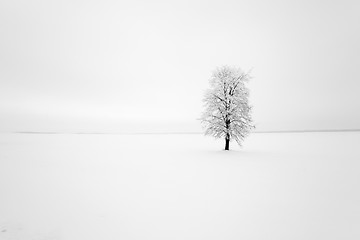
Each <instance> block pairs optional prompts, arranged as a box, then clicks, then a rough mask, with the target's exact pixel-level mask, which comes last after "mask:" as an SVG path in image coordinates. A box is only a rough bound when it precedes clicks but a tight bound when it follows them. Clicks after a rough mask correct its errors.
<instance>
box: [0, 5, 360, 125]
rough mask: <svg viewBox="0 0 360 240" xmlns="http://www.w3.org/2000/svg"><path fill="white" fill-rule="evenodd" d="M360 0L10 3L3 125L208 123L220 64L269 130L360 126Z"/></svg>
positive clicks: (3, 18)
mask: <svg viewBox="0 0 360 240" xmlns="http://www.w3.org/2000/svg"><path fill="white" fill-rule="evenodd" d="M359 12H360V1H357V0H354V1H350V0H342V1H338V0H336V1H314V0H305V1H286V0H278V1H254V0H251V1H250V0H249V1H225V0H221V1H194V0H193V1H184V0H182V1H166V0H163V1H106V0H105V1H104V0H101V1H100V0H99V1H95V0H92V1H91V0H90V1H89V0H87V1H77V0H65V1H64V0H61V1H6V0H5V1H1V2H0V131H94V132H99V131H128V132H130V131H160V130H161V131H164V130H168V131H198V130H200V127H199V126H200V125H199V122H198V121H197V120H196V119H197V118H199V116H200V113H201V110H202V102H201V100H202V97H203V92H204V90H205V89H206V88H207V86H208V79H209V77H210V75H211V71H212V70H214V68H216V67H217V66H221V65H224V64H226V65H230V66H239V67H242V68H243V69H244V70H249V69H250V68H253V71H252V73H253V76H254V79H253V80H252V82H251V83H250V84H249V88H250V91H251V104H252V105H253V106H254V119H255V122H256V124H257V126H258V129H259V130H289V129H349V128H360V113H359V112H360V111H359V109H360V97H359V96H358V95H359V89H360V71H359V67H360V24H359V23H360V14H359Z"/></svg>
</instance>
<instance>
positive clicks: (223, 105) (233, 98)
mask: <svg viewBox="0 0 360 240" xmlns="http://www.w3.org/2000/svg"><path fill="white" fill-rule="evenodd" d="M250 79H251V77H250V75H249V73H245V72H243V71H242V70H241V69H240V68H235V67H228V66H223V67H220V68H217V69H216V70H215V71H214V72H213V74H212V77H211V78H210V80H209V83H210V89H208V90H207V92H206V94H205V97H204V103H205V104H204V105H205V111H204V113H203V115H202V117H201V121H202V123H203V125H204V126H205V128H206V131H205V135H211V136H214V137H215V138H225V150H229V143H230V141H231V140H232V139H235V140H236V142H237V143H238V144H239V145H240V146H241V143H242V141H243V140H244V138H245V137H246V136H247V135H248V134H249V132H250V130H251V129H252V128H254V126H253V125H252V118H251V106H249V101H248V97H249V90H248V88H247V87H246V82H248V81H249V80H250Z"/></svg>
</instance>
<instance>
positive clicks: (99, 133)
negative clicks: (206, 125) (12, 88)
mask: <svg viewBox="0 0 360 240" xmlns="http://www.w3.org/2000/svg"><path fill="white" fill-rule="evenodd" d="M359 131H360V129H303V130H259V131H252V132H251V133H315V132H359ZM0 133H13V134H79V135H81V134H83V135H86V134H88V135H90V134H93V135H96V134H98V135H152V134H153V135H157V134H158V135H170V134H203V132H65V131H64V132H61V131H59V132H56V131H54V132H52V131H11V132H0Z"/></svg>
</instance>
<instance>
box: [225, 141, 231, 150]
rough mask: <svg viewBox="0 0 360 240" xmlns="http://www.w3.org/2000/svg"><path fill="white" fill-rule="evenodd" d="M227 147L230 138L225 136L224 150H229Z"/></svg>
mask: <svg viewBox="0 0 360 240" xmlns="http://www.w3.org/2000/svg"><path fill="white" fill-rule="evenodd" d="M229 147H230V139H228V138H226V139H225V150H227V151H228V150H229Z"/></svg>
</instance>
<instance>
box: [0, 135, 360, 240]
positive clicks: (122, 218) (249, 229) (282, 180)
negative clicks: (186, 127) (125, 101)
mask: <svg viewBox="0 0 360 240" xmlns="http://www.w3.org/2000/svg"><path fill="white" fill-rule="evenodd" d="M223 145H224V143H223V140H221V141H220V140H219V141H215V140H213V139H212V138H210V137H204V136H202V135H200V134H187V135H186V134H178V135H176V134H174V135H171V134H164V135H150V134H148V135H99V134H97V135H96V134H93V135H90V134H0V239H1V240H7V239H9V240H10V239H11V240H58V239H64V240H81V239H84V240H107V239H114V240H115V239H117V240H128V239H129V240H130V239H131V240H134V239H136V240H137V239H139V240H140V239H141V240H145V239H146V240H148V239H154V240H161V239H164V240H165V239H166V240H174V239H178V240H185V239H186V240H190V239H194V240H199V239H203V240H212V239H213V240H220V239H221V240H222V239H224V240H230V239H233V240H246V239H259V240H266V239H274V240H282V239H283V240H296V239H299V240H304V239H306V240H309V239H314V240H315V239H316V240H318V239H326V240H330V239H336V240H338V239H351V240H352V239H354V240H355V239H360V132H338V133H329V132H327V133H276V134H275V133H256V134H252V135H251V136H250V137H249V138H247V139H246V142H245V144H244V147H243V148H239V147H237V146H236V145H235V143H232V144H231V148H232V151H230V152H226V151H223V150H222V148H223V147H224V146H223Z"/></svg>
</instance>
